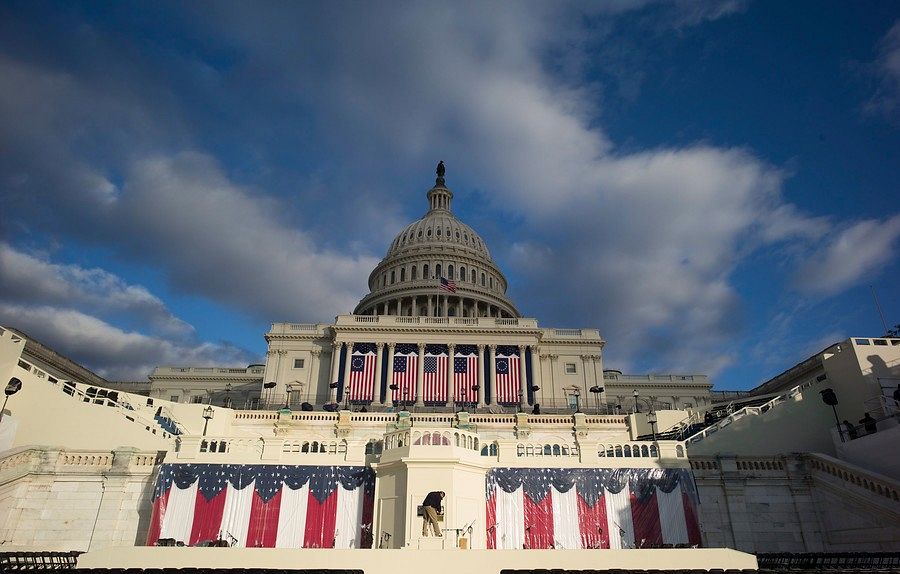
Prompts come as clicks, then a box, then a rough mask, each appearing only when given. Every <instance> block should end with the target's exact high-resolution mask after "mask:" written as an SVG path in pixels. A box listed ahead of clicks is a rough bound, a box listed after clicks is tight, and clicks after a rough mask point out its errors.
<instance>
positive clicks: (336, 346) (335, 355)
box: [328, 341, 343, 403]
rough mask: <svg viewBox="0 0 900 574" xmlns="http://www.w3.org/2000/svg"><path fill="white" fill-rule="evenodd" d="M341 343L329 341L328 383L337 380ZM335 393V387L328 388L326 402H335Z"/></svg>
mask: <svg viewBox="0 0 900 574" xmlns="http://www.w3.org/2000/svg"><path fill="white" fill-rule="evenodd" d="M341 345H343V343H339V342H337V341H335V342H333V343H331V377H330V378H329V379H328V384H329V385H330V384H331V383H334V382H337V380H338V376H339V374H338V369H340V368H341ZM336 395H337V387H335V388H333V389H332V388H330V387H329V392H328V402H330V403H333V402H335V398H334V397H335V396H336Z"/></svg>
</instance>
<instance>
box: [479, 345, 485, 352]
mask: <svg viewBox="0 0 900 574" xmlns="http://www.w3.org/2000/svg"><path fill="white" fill-rule="evenodd" d="M485 346H486V345H485V344H484V343H478V352H479V353H483V352H484V348H485Z"/></svg>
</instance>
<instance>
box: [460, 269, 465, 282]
mask: <svg viewBox="0 0 900 574" xmlns="http://www.w3.org/2000/svg"><path fill="white" fill-rule="evenodd" d="M459 280H460V281H465V280H466V268H465V267H460V268H459Z"/></svg>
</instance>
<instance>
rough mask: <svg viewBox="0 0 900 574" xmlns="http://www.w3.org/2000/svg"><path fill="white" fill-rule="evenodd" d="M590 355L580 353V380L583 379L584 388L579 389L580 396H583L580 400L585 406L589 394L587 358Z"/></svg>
mask: <svg viewBox="0 0 900 574" xmlns="http://www.w3.org/2000/svg"><path fill="white" fill-rule="evenodd" d="M590 358H591V356H590V355H581V380H582V381H583V383H582V384H583V386H584V388H583V389H582V390H581V396H582V397H583V398H582V399H581V400H582V401H584V404H583V405H582V406H587V398H588V397H589V396H591V391H590V390H589V389H590V388H591V386H590V384H589V383H588V372H587V371H588V368H587V367H588V359H590Z"/></svg>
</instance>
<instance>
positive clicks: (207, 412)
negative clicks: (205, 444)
mask: <svg viewBox="0 0 900 574" xmlns="http://www.w3.org/2000/svg"><path fill="white" fill-rule="evenodd" d="M213 414H214V411H213V408H212V407H211V406H207V407H206V408H205V409H203V419H204V421H203V436H206V427H208V426H209V419H211V418H213Z"/></svg>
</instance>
